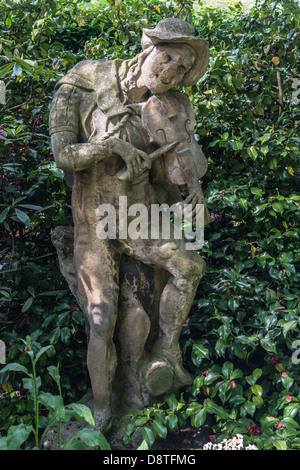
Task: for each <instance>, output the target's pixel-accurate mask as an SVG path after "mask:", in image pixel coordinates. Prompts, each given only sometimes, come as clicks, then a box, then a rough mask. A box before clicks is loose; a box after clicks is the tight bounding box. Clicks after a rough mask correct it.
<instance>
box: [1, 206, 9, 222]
mask: <svg viewBox="0 0 300 470" xmlns="http://www.w3.org/2000/svg"><path fill="white" fill-rule="evenodd" d="M9 210H10V206H7V207H5V209H4V210H3V211H2V212H1V214H0V224H2V222H4V220H5V219H6V217H7V214H8V213H9Z"/></svg>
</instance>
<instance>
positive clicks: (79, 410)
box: [66, 403, 95, 426]
mask: <svg viewBox="0 0 300 470" xmlns="http://www.w3.org/2000/svg"><path fill="white" fill-rule="evenodd" d="M66 408H67V409H71V410H73V412H74V417H75V418H76V419H77V421H80V418H83V419H84V420H85V421H86V422H87V423H88V424H90V425H91V426H95V420H94V418H93V415H92V412H91V410H90V408H89V407H88V406H86V405H83V404H82V403H71V404H70V405H66Z"/></svg>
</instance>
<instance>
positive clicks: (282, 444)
mask: <svg viewBox="0 0 300 470" xmlns="http://www.w3.org/2000/svg"><path fill="white" fill-rule="evenodd" d="M273 442H274V446H275V447H276V449H277V450H287V443H286V441H284V440H283V439H276V440H274V441H273Z"/></svg>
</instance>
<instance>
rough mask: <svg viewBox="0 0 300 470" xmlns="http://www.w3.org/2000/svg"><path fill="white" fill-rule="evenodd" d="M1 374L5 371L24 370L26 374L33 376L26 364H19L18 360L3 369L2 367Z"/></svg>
mask: <svg viewBox="0 0 300 470" xmlns="http://www.w3.org/2000/svg"><path fill="white" fill-rule="evenodd" d="M0 372H1V374H2V373H4V372H23V373H24V374H26V375H28V376H29V377H31V374H30V373H29V372H28V370H27V369H26V367H25V366H22V365H21V364H18V363H17V362H12V363H11V364H7V365H6V366H5V367H4V368H3V369H1V371H0Z"/></svg>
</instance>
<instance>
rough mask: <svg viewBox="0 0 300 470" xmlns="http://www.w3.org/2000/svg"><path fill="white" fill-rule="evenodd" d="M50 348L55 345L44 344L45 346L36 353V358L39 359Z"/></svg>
mask: <svg viewBox="0 0 300 470" xmlns="http://www.w3.org/2000/svg"><path fill="white" fill-rule="evenodd" d="M49 349H53V346H44V347H43V348H41V349H40V350H39V351H38V352H37V354H36V356H35V360H36V361H38V360H39V358H40V357H41V356H42V355H43V354H44V353H45V352H46V351H48V350H49Z"/></svg>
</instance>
